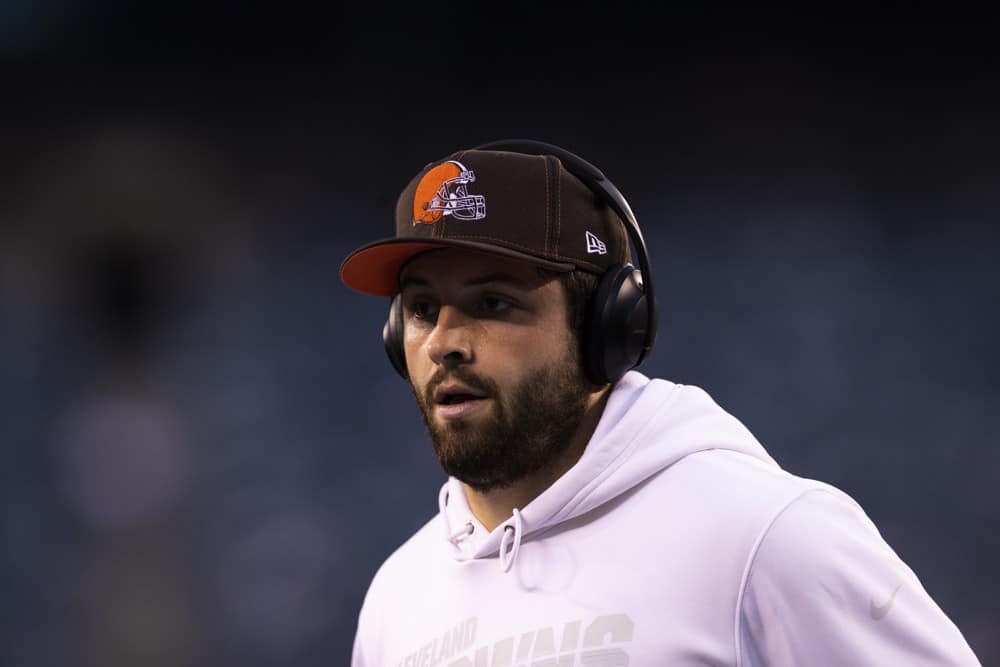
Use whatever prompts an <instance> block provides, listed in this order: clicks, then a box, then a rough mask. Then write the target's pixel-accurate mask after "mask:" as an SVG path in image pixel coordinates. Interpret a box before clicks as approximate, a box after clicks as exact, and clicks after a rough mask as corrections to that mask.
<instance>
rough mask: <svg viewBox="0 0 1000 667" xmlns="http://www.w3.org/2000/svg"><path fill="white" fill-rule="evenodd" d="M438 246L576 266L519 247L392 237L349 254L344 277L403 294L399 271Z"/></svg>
mask: <svg viewBox="0 0 1000 667" xmlns="http://www.w3.org/2000/svg"><path fill="white" fill-rule="evenodd" d="M436 248H464V249H466V250H474V251H477V252H483V253H487V254H490V255H500V256H502V257H510V258H512V259H518V260H521V261H525V262H530V263H532V264H536V265H538V266H541V267H544V268H546V269H550V270H552V271H558V272H566V271H572V270H573V269H575V268H576V266H575V265H574V264H572V263H571V262H553V261H551V260H546V259H542V258H540V257H535V256H534V255H529V254H527V253H523V252H518V251H517V250H510V249H508V248H504V247H502V246H496V245H491V244H486V243H477V242H475V241H459V240H451V239H440V240H437V239H434V240H428V239H419V240H415V239H400V238H391V239H383V240H381V241H375V242H374V243H369V244H368V245H364V246H361V247H360V248H358V249H357V250H355V251H354V252H352V253H351V254H350V255H348V256H347V259H345V260H344V261H343V263H342V264H341V265H340V279H341V280H342V281H344V284H345V285H347V286H348V287H350V288H351V289H353V290H356V291H358V292H361V293H362V294H369V295H371V296H395V295H396V294H398V293H399V271H400V269H402V268H403V265H404V264H406V262H408V261H409V260H410V259H412V258H413V257H415V256H416V255H419V254H420V253H422V252H427V251H428V250H434V249H436Z"/></svg>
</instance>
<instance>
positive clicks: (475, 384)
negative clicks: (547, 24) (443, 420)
mask: <svg viewBox="0 0 1000 667" xmlns="http://www.w3.org/2000/svg"><path fill="white" fill-rule="evenodd" d="M445 380H457V381H458V382H461V383H462V384H464V385H465V386H467V387H468V388H469V389H474V390H476V391H477V392H479V393H481V394H483V395H484V396H493V395H495V394H496V393H497V391H498V387H497V384H496V383H495V382H493V381H492V380H488V379H486V378H482V377H479V376H478V375H476V374H475V373H473V372H472V371H470V370H469V369H468V368H465V367H463V366H457V367H455V368H439V369H438V370H436V371H435V372H434V375H432V376H431V379H430V380H429V381H428V382H427V386H426V387H424V401H426V404H427V405H433V404H434V390H435V389H437V388H438V386H439V385H440V384H441V383H442V382H444V381H445Z"/></svg>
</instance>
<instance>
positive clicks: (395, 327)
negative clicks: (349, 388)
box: [382, 294, 410, 380]
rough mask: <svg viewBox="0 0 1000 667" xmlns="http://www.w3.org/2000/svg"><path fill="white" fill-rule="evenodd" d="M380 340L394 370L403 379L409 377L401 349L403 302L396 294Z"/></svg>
mask: <svg viewBox="0 0 1000 667" xmlns="http://www.w3.org/2000/svg"><path fill="white" fill-rule="evenodd" d="M382 342H383V343H384V344H385V353H386V355H387V356H388V357H389V362H390V363H391V364H392V367H393V368H394V369H396V372H397V373H399V375H400V376H401V377H402V378H403V379H404V380H409V379H410V373H409V371H408V370H407V369H406V352H405V350H404V349H403V303H402V301H400V299H399V295H398V294H397V295H396V296H394V297H393V298H392V303H391V304H389V317H387V318H386V320H385V326H383V327H382Z"/></svg>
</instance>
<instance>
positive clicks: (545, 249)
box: [542, 156, 551, 255]
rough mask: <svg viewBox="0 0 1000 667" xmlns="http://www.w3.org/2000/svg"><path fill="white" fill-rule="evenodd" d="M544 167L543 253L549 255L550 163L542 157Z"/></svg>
mask: <svg viewBox="0 0 1000 667" xmlns="http://www.w3.org/2000/svg"><path fill="white" fill-rule="evenodd" d="M542 166H544V167H545V240H544V241H543V242H542V253H543V254H545V255H548V254H549V202H550V201H551V200H550V199H549V161H548V160H547V159H545V157H544V156H543V157H542Z"/></svg>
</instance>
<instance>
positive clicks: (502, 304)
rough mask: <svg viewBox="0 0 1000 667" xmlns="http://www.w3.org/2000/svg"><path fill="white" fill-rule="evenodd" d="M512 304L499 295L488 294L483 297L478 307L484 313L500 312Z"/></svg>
mask: <svg viewBox="0 0 1000 667" xmlns="http://www.w3.org/2000/svg"><path fill="white" fill-rule="evenodd" d="M513 305H514V304H513V303H511V302H510V301H508V300H507V299H505V298H503V297H501V296H496V295H495V294H488V295H486V296H484V297H483V299H482V302H481V305H480V308H481V309H482V311H483V312H484V313H502V312H504V311H505V310H508V309H510V308H511V307H513Z"/></svg>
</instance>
